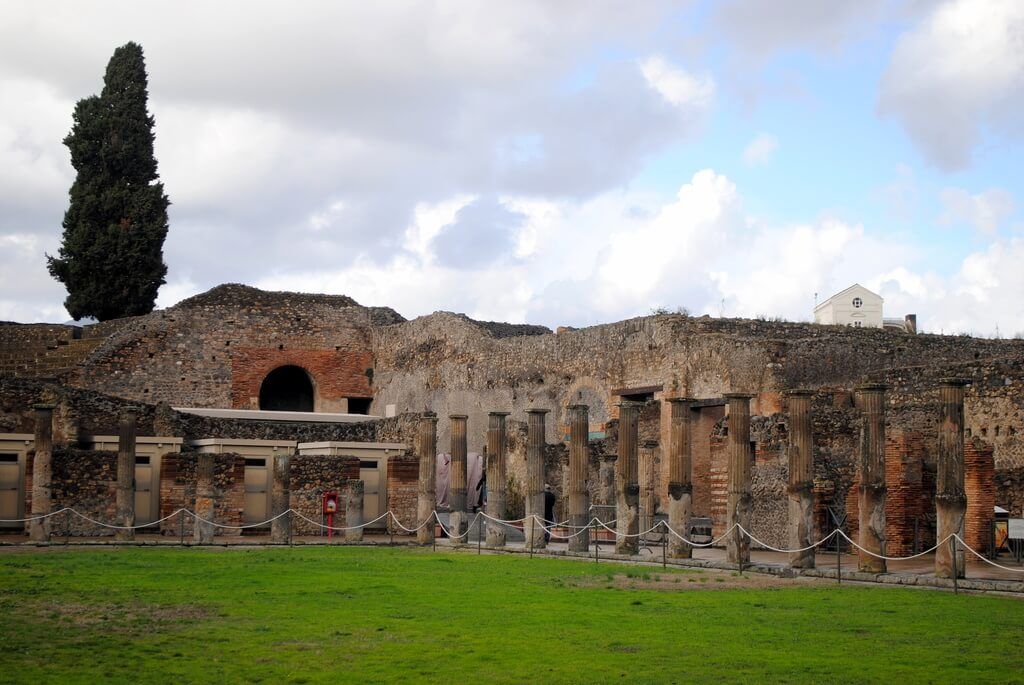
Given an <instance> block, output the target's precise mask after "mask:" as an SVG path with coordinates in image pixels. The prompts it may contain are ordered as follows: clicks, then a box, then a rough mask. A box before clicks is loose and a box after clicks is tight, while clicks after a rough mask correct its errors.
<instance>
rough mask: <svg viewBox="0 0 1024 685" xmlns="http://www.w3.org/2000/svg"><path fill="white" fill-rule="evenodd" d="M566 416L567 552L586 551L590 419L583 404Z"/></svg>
mask: <svg viewBox="0 0 1024 685" xmlns="http://www.w3.org/2000/svg"><path fill="white" fill-rule="evenodd" d="M568 415H569V484H568V487H567V488H566V492H567V493H568V499H569V526H570V528H569V534H570V535H572V536H573V537H571V538H569V551H572V552H586V551H587V549H588V548H589V547H590V529H589V528H588V527H587V523H588V522H589V521H590V489H589V484H588V483H587V475H588V474H589V472H590V469H589V468H588V465H589V461H590V416H589V407H587V405H585V404H573V405H570V406H569V408H568Z"/></svg>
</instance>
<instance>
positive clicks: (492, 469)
mask: <svg viewBox="0 0 1024 685" xmlns="http://www.w3.org/2000/svg"><path fill="white" fill-rule="evenodd" d="M506 416H508V412H503V411H492V412H490V413H489V414H488V415H487V422H488V423H487V515H488V516H492V517H494V518H496V519H503V518H505V417H506ZM487 546H488V547H504V546H505V526H504V525H503V524H500V523H495V522H494V521H491V520H488V521H487Z"/></svg>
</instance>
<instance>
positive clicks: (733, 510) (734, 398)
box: [725, 392, 753, 566]
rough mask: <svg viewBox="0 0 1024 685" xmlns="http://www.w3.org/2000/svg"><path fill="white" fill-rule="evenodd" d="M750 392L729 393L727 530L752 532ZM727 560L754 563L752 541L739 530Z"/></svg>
mask: <svg viewBox="0 0 1024 685" xmlns="http://www.w3.org/2000/svg"><path fill="white" fill-rule="evenodd" d="M752 397H753V395H751V394H748V393H738V392H734V393H729V394H727V395H725V399H726V400H727V401H728V403H729V490H728V496H727V503H726V506H727V507H728V509H727V511H726V521H725V527H726V529H727V530H728V529H730V528H733V526H734V525H737V524H738V525H739V526H742V527H743V529H744V530H747V531H749V530H750V519H751V514H752V513H753V497H752V496H751V494H750V476H751V466H752V462H753V454H752V452H751V450H750V399H751V398H752ZM726 557H727V559H728V561H729V563H732V564H738V565H740V566H743V565H744V564H748V563H750V538H749V537H747V535H746V534H744V533H743V532H742V531H741V530H740V529H739V528H735V529H733V530H732V532H731V533H730V534H729V537H728V538H726Z"/></svg>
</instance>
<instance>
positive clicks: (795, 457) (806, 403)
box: [786, 390, 814, 568]
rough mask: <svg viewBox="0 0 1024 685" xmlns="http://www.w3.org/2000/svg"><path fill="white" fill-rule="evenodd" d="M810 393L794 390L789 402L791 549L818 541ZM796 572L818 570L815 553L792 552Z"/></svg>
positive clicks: (789, 393) (808, 551)
mask: <svg viewBox="0 0 1024 685" xmlns="http://www.w3.org/2000/svg"><path fill="white" fill-rule="evenodd" d="M813 395H814V393H812V392H810V391H808V390H790V391H788V392H787V393H786V396H787V397H788V398H789V450H788V451H789V487H787V488H786V492H787V493H788V495H789V519H788V521H787V528H788V532H789V534H788V542H789V547H790V548H791V549H800V548H803V547H807V546H809V545H810V544H811V543H812V542H814V540H813V539H812V538H813V537H814V446H813V442H812V436H811V433H812V431H811V398H812V397H813ZM789 565H790V566H791V567H793V568H814V550H813V549H808V550H805V551H803V552H790V554H789Z"/></svg>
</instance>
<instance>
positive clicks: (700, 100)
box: [640, 55, 715, 108]
mask: <svg viewBox="0 0 1024 685" xmlns="http://www.w3.org/2000/svg"><path fill="white" fill-rule="evenodd" d="M640 70H641V72H642V73H643V75H644V78H645V79H647V83H648V85H650V86H651V87H652V88H654V89H655V90H656V91H658V92H659V93H661V95H662V97H664V98H665V99H666V100H668V101H669V102H671V103H672V104H673V105H676V106H677V107H684V108H691V107H699V108H704V107H708V106H710V105H711V103H712V101H713V100H714V97H715V82H714V80H713V79H712V78H711V77H710V76H707V75H705V76H694V75H693V74H690V73H688V72H687V71H686V70H684V69H680V68H678V67H673V66H672V65H671V64H669V63H668V62H667V61H666V60H665V58H664V57H661V56H657V55H655V56H653V57H648V58H647V59H645V60H643V61H641V62H640Z"/></svg>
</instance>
